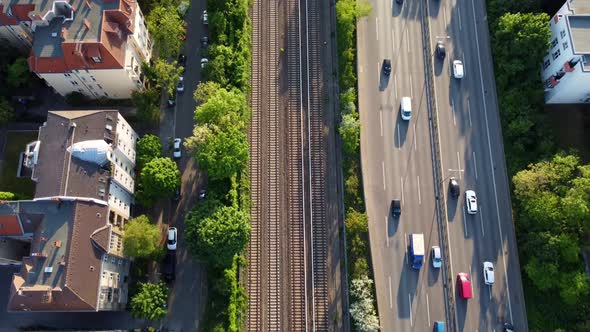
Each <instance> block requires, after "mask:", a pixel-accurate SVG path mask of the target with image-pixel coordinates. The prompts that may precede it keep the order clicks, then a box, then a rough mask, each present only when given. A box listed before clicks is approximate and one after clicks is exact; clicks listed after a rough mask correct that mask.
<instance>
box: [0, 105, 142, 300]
mask: <svg viewBox="0 0 590 332" xmlns="http://www.w3.org/2000/svg"><path fill="white" fill-rule="evenodd" d="M138 140H139V137H138V135H137V134H136V133H135V131H134V130H133V129H132V128H131V127H130V126H129V124H128V123H127V121H125V119H124V118H123V117H122V116H121V115H120V114H119V112H117V111H50V112H49V114H48V116H47V121H46V122H45V123H44V124H43V126H41V127H40V128H39V136H38V140H36V141H34V142H31V143H29V144H28V145H27V147H26V151H25V152H24V158H23V164H24V167H26V168H28V170H29V174H30V176H31V179H33V180H34V181H35V182H36V187H35V196H34V199H32V200H25V201H12V202H0V241H1V240H2V239H11V240H16V241H20V242H21V243H28V244H29V246H30V252H29V253H28V255H25V257H23V258H22V265H21V270H20V271H19V273H17V274H15V275H14V276H13V280H12V285H11V289H10V300H9V303H8V310H12V311H101V310H122V309H124V308H125V305H126V303H127V286H128V285H127V282H128V280H127V279H128V275H129V265H130V264H129V260H128V259H127V258H126V257H125V256H124V254H123V230H124V225H125V223H126V222H127V220H128V219H129V217H130V213H131V211H130V207H131V205H132V204H133V193H134V168H135V144H136V142H137V141H138ZM0 249H1V246H0ZM0 255H2V250H0ZM13 260H14V259H13ZM0 262H1V260H0Z"/></svg>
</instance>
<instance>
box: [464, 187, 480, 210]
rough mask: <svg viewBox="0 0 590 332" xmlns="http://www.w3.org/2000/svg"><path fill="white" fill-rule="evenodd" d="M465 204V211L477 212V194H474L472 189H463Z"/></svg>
mask: <svg viewBox="0 0 590 332" xmlns="http://www.w3.org/2000/svg"><path fill="white" fill-rule="evenodd" d="M465 205H467V213H469V214H476V213H477V196H475V191H473V190H466V191H465Z"/></svg>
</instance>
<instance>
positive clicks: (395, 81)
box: [393, 74, 399, 101]
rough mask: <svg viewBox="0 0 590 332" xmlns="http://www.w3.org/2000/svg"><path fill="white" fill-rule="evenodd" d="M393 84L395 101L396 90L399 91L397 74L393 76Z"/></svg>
mask: <svg viewBox="0 0 590 332" xmlns="http://www.w3.org/2000/svg"><path fill="white" fill-rule="evenodd" d="M393 82H394V83H395V88H394V89H393V90H394V91H395V100H396V101H397V90H398V89H399V87H398V86H397V74H393Z"/></svg>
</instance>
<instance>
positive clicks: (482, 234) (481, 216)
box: [478, 205, 486, 237]
mask: <svg viewBox="0 0 590 332" xmlns="http://www.w3.org/2000/svg"><path fill="white" fill-rule="evenodd" d="M481 209H482V207H481V205H480V207H479V212H478V214H479V223H480V224H481V236H482V237H486V231H485V230H484V228H483V212H481Z"/></svg>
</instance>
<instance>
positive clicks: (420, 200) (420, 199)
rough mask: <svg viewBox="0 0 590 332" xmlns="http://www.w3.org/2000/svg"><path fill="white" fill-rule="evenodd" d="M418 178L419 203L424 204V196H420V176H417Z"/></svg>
mask: <svg viewBox="0 0 590 332" xmlns="http://www.w3.org/2000/svg"><path fill="white" fill-rule="evenodd" d="M416 177H417V178H418V205H422V197H421V196H420V176H419V175H417V176H416Z"/></svg>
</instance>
